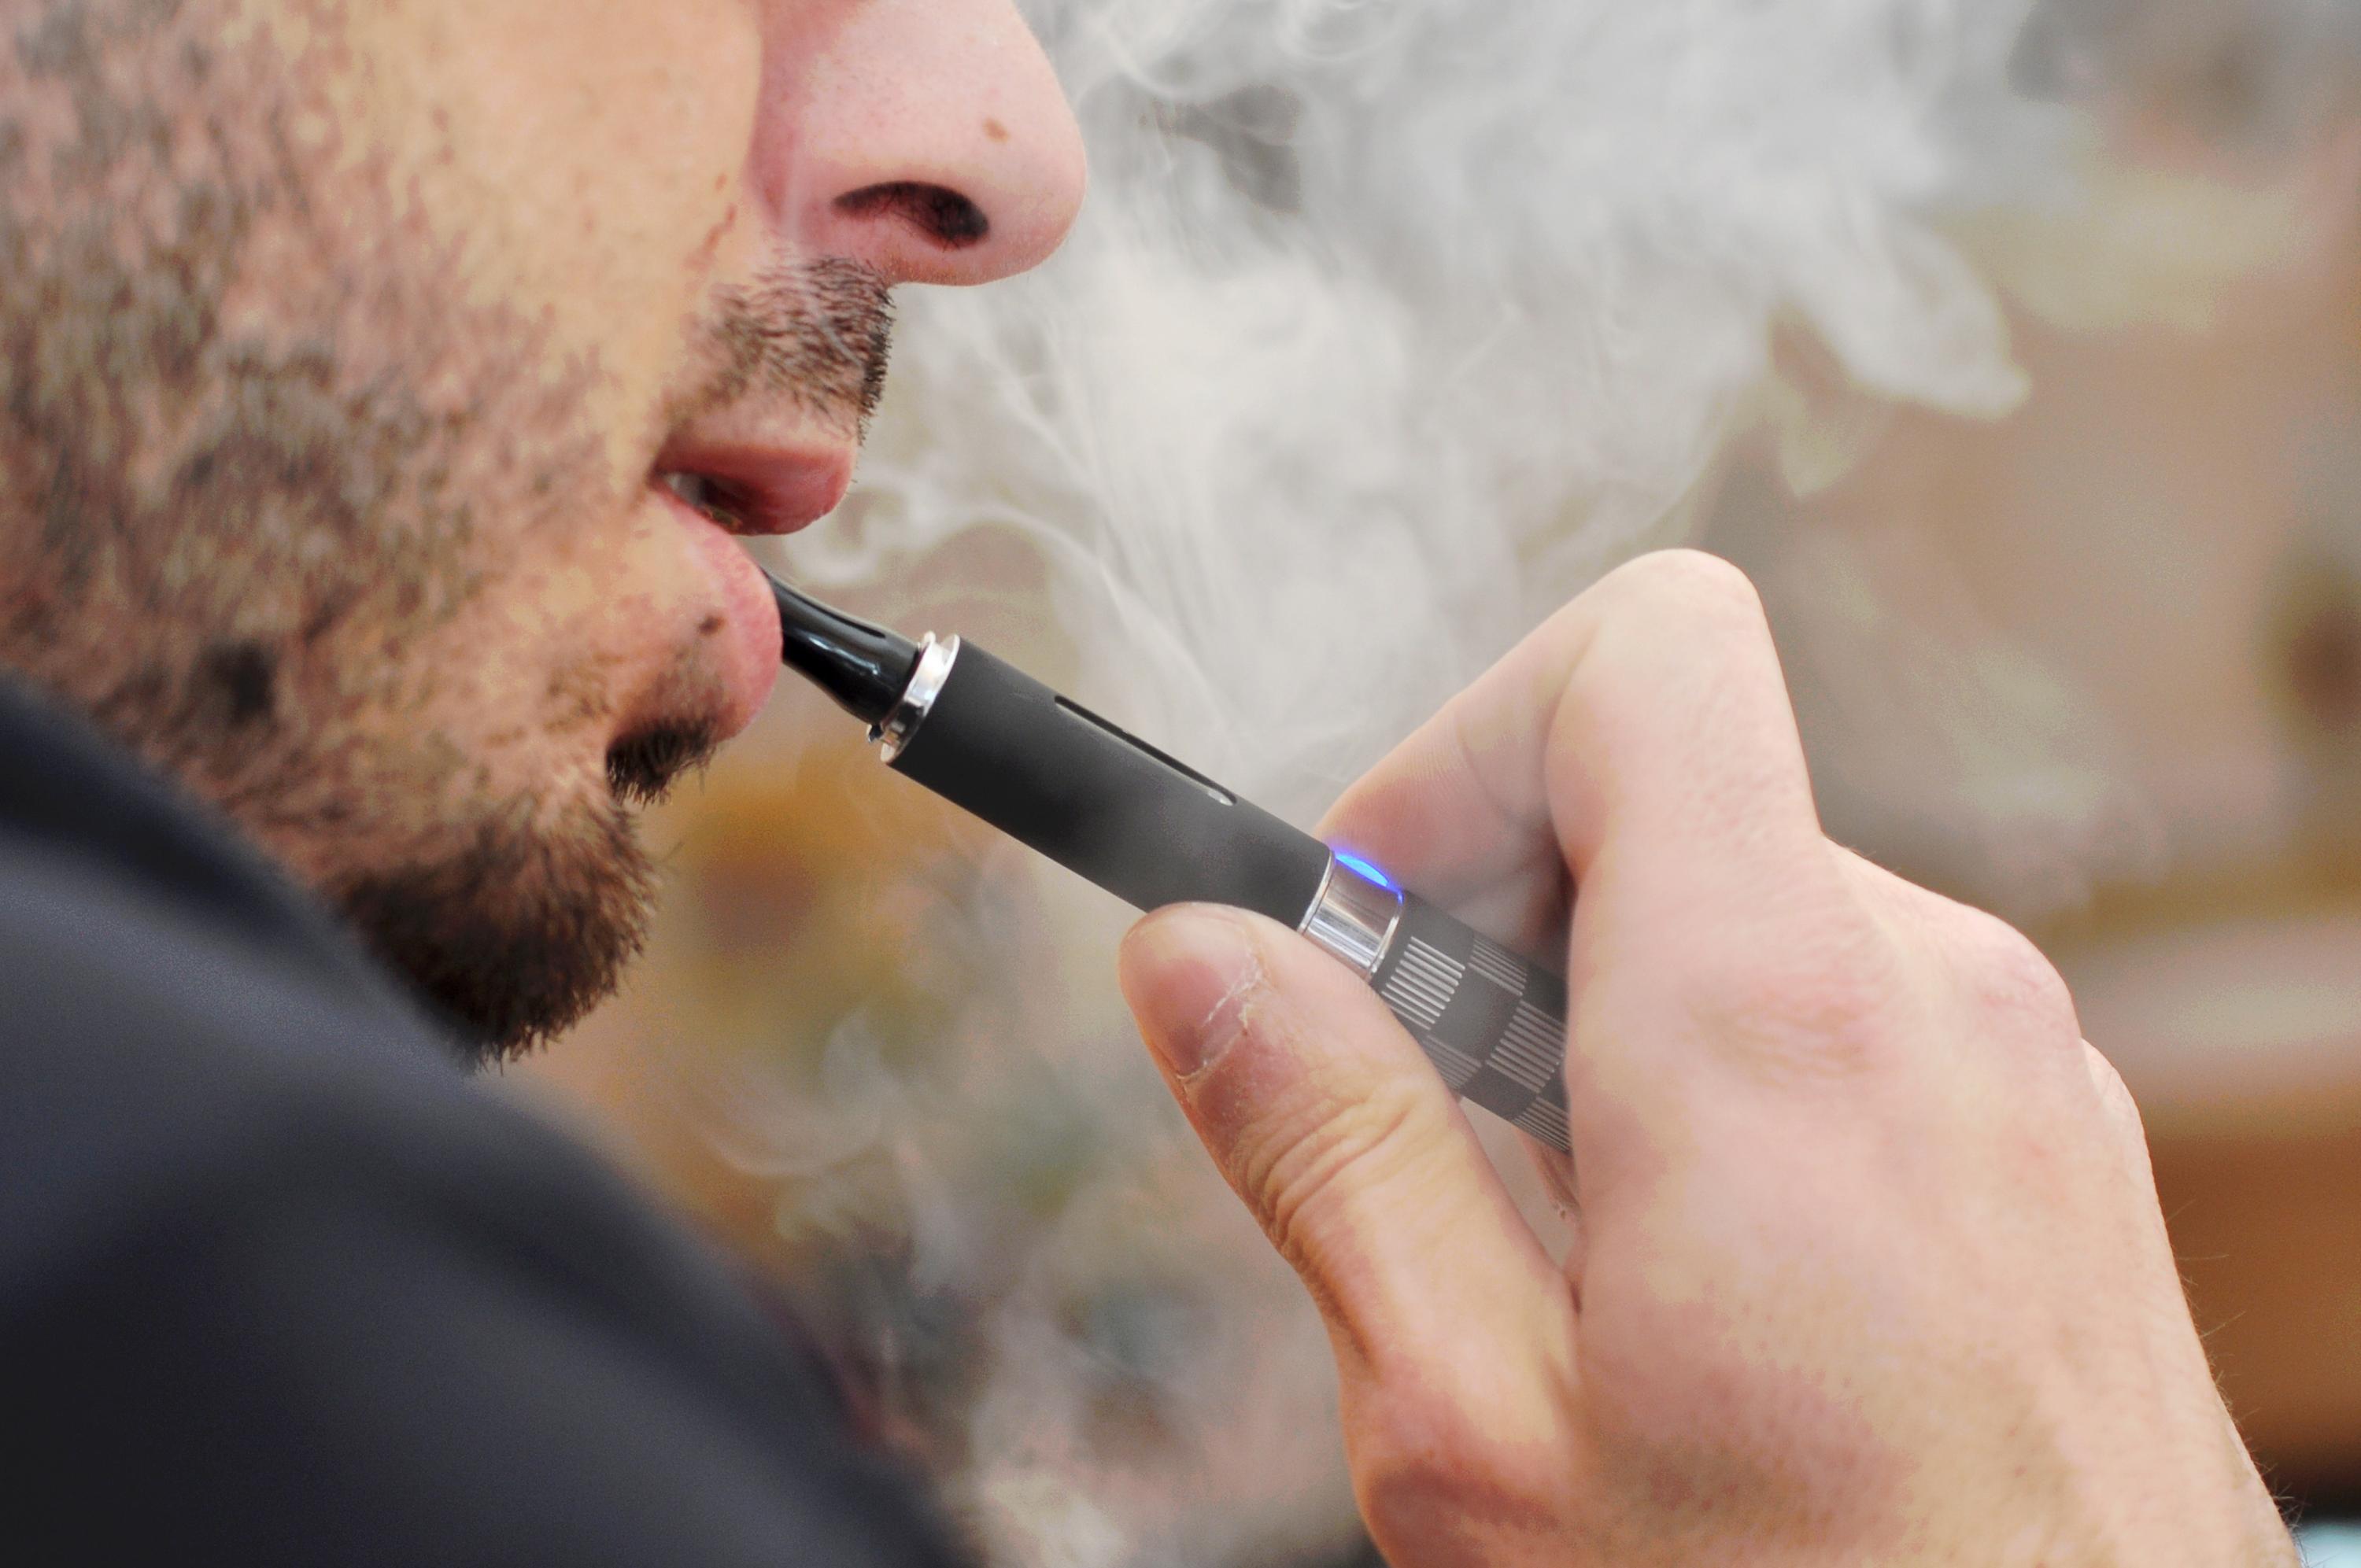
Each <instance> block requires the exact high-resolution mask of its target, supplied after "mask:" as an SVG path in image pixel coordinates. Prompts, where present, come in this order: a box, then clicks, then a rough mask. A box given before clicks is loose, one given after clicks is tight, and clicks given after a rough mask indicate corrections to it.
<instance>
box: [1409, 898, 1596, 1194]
mask: <svg viewBox="0 0 2361 1568" xmlns="http://www.w3.org/2000/svg"><path fill="white" fill-rule="evenodd" d="M1373 983H1374V984H1375V985H1376V986H1377V988H1378V996H1380V997H1381V998H1383V999H1384V1001H1385V1003H1386V1005H1387V1006H1388V1007H1389V1008H1391V1009H1393V1014H1394V1016H1395V1017H1397V1018H1399V1019H1400V1020H1401V1022H1402V1026H1403V1027H1404V1028H1406V1029H1408V1030H1409V1031H1410V1032H1411V1034H1412V1035H1413V1036H1416V1037H1417V1039H1418V1043H1419V1045H1420V1046H1421V1047H1422V1048H1423V1049H1424V1050H1425V1052H1426V1054H1427V1057H1428V1058H1429V1059H1431V1060H1432V1061H1433V1063H1434V1066H1435V1069H1436V1070H1437V1071H1439V1072H1441V1073H1442V1074H1443V1081H1444V1082H1445V1083H1447V1084H1449V1085H1450V1086H1451V1088H1452V1091H1453V1092H1455V1093H1456V1094H1457V1095H1458V1096H1459V1097H1460V1098H1461V1099H1463V1100H1466V1101H1469V1102H1472V1103H1474V1104H1477V1105H1481V1106H1482V1107H1484V1109H1485V1110H1487V1111H1489V1112H1491V1113H1493V1114H1494V1115H1496V1116H1498V1117H1499V1118H1500V1119H1501V1120H1502V1121H1504V1122H1507V1123H1510V1124H1511V1125H1513V1126H1516V1127H1519V1128H1521V1129H1522V1130H1524V1131H1525V1132H1527V1133H1530V1134H1532V1135H1533V1136H1534V1137H1536V1138H1539V1139H1540V1140H1541V1141H1542V1142H1543V1143H1545V1144H1547V1145H1549V1146H1551V1147H1552V1148H1554V1149H1558V1150H1561V1151H1567V1152H1570V1151H1568V1149H1567V1145H1568V1139H1567V1135H1566V1124H1565V981H1563V980H1560V979H1559V978H1558V977H1557V976H1556V975H1554V974H1552V973H1550V971H1549V970H1545V969H1542V968H1540V967H1539V966H1538V965H1535V964H1532V963H1529V962H1527V961H1526V960H1525V959H1521V958H1519V957H1518V956H1517V955H1516V954H1514V953H1512V952H1510V951H1509V950H1508V949H1507V948H1503V947H1501V946H1500V945H1499V943H1497V942H1494V941H1492V940H1490V939H1489V938H1485V937H1479V936H1477V934H1476V933H1475V932H1473V931H1471V930H1469V929H1468V928H1467V927H1465V926H1463V925H1461V924H1460V923H1459V922H1458V921H1456V920H1455V919H1453V918H1452V917H1451V916H1448V915H1445V914H1444V912H1443V911H1441V910H1440V909H1437V908H1435V907H1434V905H1431V904H1429V903H1427V902H1426V901H1425V900H1423V899H1421V898H1419V897H1417V896H1416V895H1414V894H1412V895H1408V896H1406V897H1405V898H1404V899H1403V901H1402V916H1401V924H1400V926H1399V927H1396V929H1395V932H1394V938H1393V941H1392V942H1391V943H1390V944H1389V946H1388V947H1387V948H1386V956H1385V957H1384V958H1383V959H1380V960H1379V962H1378V972H1377V975H1376V976H1375V979H1374V981H1373Z"/></svg>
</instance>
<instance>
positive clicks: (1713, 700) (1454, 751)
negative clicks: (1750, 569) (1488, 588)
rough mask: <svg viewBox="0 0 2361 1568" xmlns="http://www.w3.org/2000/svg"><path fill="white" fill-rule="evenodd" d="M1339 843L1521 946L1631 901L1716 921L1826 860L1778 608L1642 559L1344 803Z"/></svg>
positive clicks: (1693, 570) (1529, 644)
mask: <svg viewBox="0 0 2361 1568" xmlns="http://www.w3.org/2000/svg"><path fill="white" fill-rule="evenodd" d="M1323 834H1324V836H1326V837H1327V838H1329V839H1331V841H1332V842H1335V843H1338V844H1340V845H1343V846H1345V847H1346V848H1349V849H1351V850H1356V851H1357V852H1359V853H1362V854H1366V855H1367V856H1369V857H1370V858H1371V859H1373V860H1376V861H1378V862H1379V863H1380V864H1382V865H1384V866H1386V867H1387V869H1388V870H1389V871H1390V872H1392V873H1393V874H1394V875H1395V876H1397V877H1398V878H1400V880H1401V881H1402V882H1403V883H1405V884H1406V885H1409V886H1411V887H1415V888H1417V889H1418V890H1419V891H1420V893H1421V894H1423V895H1424V896H1426V897H1428V898H1429V899H1432V900H1433V901H1434V902H1436V903H1438V904H1443V905H1449V906H1451V907H1452V908H1454V909H1455V910H1456V911H1458V912H1459V913H1460V914H1461V915H1462V916H1463V917H1465V918H1468V919H1470V920H1472V921H1475V922H1477V923H1478V924H1489V925H1491V926H1492V927H1494V929H1496V930H1498V931H1499V932H1500V933H1501V934H1502V935H1504V936H1509V937H1510V938H1512V939H1513V938H1522V939H1523V940H1525V941H1526V942H1527V943H1528V944H1530V943H1531V942H1532V941H1533V940H1534V939H1536V938H1537V937H1538V936H1539V934H1540V931H1541V930H1542V929H1543V928H1545V927H1546V924H1547V922H1548V921H1549V919H1550V918H1551V916H1553V915H1554V914H1562V913H1563V909H1564V900H1565V896H1566V894H1567V889H1568V881H1569V876H1570V877H1571V879H1572V881H1573V882H1575V883H1580V884H1581V886H1582V888H1583V890H1584V896H1585V898H1586V899H1587V900H1596V899H1599V898H1611V899H1614V900H1616V901H1618V902H1620V901H1621V900H1622V898H1623V897H1624V896H1625V894H1627V893H1628V894H1630V895H1631V896H1633V897H1642V898H1644V899H1646V900H1648V901H1649V902H1651V903H1652V904H1653V905H1656V906H1658V907H1660V908H1661V907H1663V906H1664V905H1665V904H1667V903H1669V904H1670V905H1671V906H1672V908H1671V909H1670V910H1669V911H1667V913H1678V912H1686V915H1687V916H1689V917H1692V918H1695V919H1700V920H1704V921H1708V922H1710V921H1711V920H1712V919H1713V918H1714V917H1715V916H1717V915H1720V916H1742V915H1750V914H1751V913H1752V912H1755V911H1758V910H1759V909H1760V908H1761V907H1762V905H1763V900H1764V898H1765V896H1766V895H1767V894H1774V893H1775V891H1776V890H1777V889H1778V888H1780V887H1782V886H1785V885H1789V884H1790V879H1792V878H1795V877H1796V876H1801V875H1813V874H1818V875H1825V874H1827V871H1826V861H1827V856H1826V853H1825V840H1824V839H1822V837H1821V834H1820V828H1819V821H1818V817H1817V813H1816V811H1815V810H1814V807H1813V805H1812V794H1811V782H1810V776H1809V774H1808V773H1807V771H1806V767H1805V763H1804V753H1803V745H1802V742H1801V740H1800V739H1799V738H1798V736H1797V734H1796V730H1795V712H1794V709H1793V707H1792V706H1791V705H1790V703H1789V701H1788V697H1787V689H1786V683H1785V679H1784V675H1783V674H1782V673H1781V670H1780V667H1779V659H1778V654H1777V652H1776V650H1775V648H1774V647H1773V643H1772V640H1771V632H1770V627H1769V625H1768V623H1767V622H1766V621H1765V620H1764V618H1763V607H1762V601H1761V599H1760V598H1757V597H1756V595H1755V593H1754V590H1753V587H1752V585H1751V584H1750V583H1748V582H1747V580H1746V578H1745V576H1744V575H1743V574H1742V573H1741V572H1740V571H1739V570H1738V569H1737V568H1736V567H1734V566H1732V565H1730V564H1729V563H1727V562H1725V561H1722V560H1720V559H1719V558H1717V557H1715V556H1711V555H1707V554H1699V553H1697V552H1694V551H1667V552H1663V553H1660V554H1652V555H1645V556H1642V557H1640V558H1639V559H1638V560H1636V561H1633V562H1631V563H1630V564H1629V565H1625V566H1622V567H1620V568H1619V569H1618V570H1616V571H1615V572H1613V573H1610V574H1609V576H1606V577H1604V578H1602V579H1601V580H1600V581H1599V582H1598V584H1596V585H1595V586H1594V587H1591V588H1589V589H1588V590H1587V591H1586V592H1585V593H1583V594H1582V595H1581V596H1580V597H1579V598H1576V599H1575V600H1574V601H1573V602H1572V603H1571V604H1569V605H1567V606H1566V607H1565V609H1563V610H1560V611H1559V612H1558V613H1557V614H1556V615H1554V616H1553V617H1552V618H1551V619H1550V620H1548V621H1546V622H1544V623H1543V625H1542V626H1541V627H1540V629H1539V630H1535V631H1534V632H1533V633H1532V635H1531V636H1529V637H1527V638H1526V639H1525V641H1523V642H1521V643H1520V644H1519V645H1518V646H1517V647H1516V648H1515V649H1514V650H1513V651H1511V652H1510V653H1509V654H1508V655H1507V656H1506V657H1504V658H1503V659H1501V660H1500V662H1499V663H1497V664H1495V665H1494V666H1493V667H1492V668H1491V669H1490V670H1489V671H1488V672H1487V673H1486V674H1484V675H1483V676H1482V677H1481V678H1479V679H1478V680H1477V682H1476V683H1475V685H1471V686H1470V687H1468V689H1467V690H1466V691H1465V692H1463V693H1462V694H1460V696H1457V697H1455V699H1453V701H1452V702H1451V703H1450V704H1449V705H1448V706H1446V707H1444V709H1443V710H1442V711H1441V712H1440V713H1438V714H1436V715H1435V717H1434V718H1432V719H1430V720H1429V721H1428V722H1427V723H1426V724H1425V725H1423V726H1422V727H1421V728H1420V729H1418V730H1417V731H1416V732H1415V733H1413V734H1412V735H1411V737H1410V738H1409V739H1408V740H1405V741H1403V742H1402V743H1401V745H1400V746H1399V747H1397V748H1396V749H1395V750H1394V751H1393V752H1392V753H1391V754H1389V756H1388V757H1387V758H1386V759H1385V760H1384V761H1383V762H1379V763H1378V765H1377V766H1376V767H1375V768H1374V769H1372V770H1371V771H1370V772H1369V773H1367V775H1366V776H1365V777H1363V778H1362V779H1361V781H1360V782H1359V783H1358V784H1355V785H1354V786H1353V787H1352V788H1351V789H1350V790H1348V791H1347V792H1346V793H1345V795H1344V797H1343V798H1342V799H1341V800H1339V801H1338V802H1337V804H1336V806H1334V809H1332V810H1331V811H1330V812H1329V814H1328V817H1326V819H1325V820H1324V822H1323Z"/></svg>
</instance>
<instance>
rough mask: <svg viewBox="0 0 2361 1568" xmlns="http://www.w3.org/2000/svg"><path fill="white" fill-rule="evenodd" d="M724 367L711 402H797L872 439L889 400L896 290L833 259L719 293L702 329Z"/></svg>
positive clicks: (878, 276) (867, 269)
mask: <svg viewBox="0 0 2361 1568" xmlns="http://www.w3.org/2000/svg"><path fill="white" fill-rule="evenodd" d="M706 332H707V335H708V338H709V339H710V340H711V342H712V343H713V344H714V345H715V346H716V348H717V350H718V353H717V355H716V357H717V358H718V359H719V364H720V369H719V373H718V375H717V378H716V382H715V386H714V388H713V389H712V391H711V392H710V393H709V394H708V400H709V402H710V403H712V404H715V405H720V406H726V405H728V404H730V403H732V402H735V401H737V400H739V399H741V398H744V397H752V396H764V397H785V398H791V399H793V400H795V401H796V404H797V405H798V406H799V407H800V408H802V409H803V410H804V411H806V412H807V413H809V414H811V415H813V416H814V417H816V418H818V419H823V420H827V421H829V422H833V423H837V424H841V425H845V426H849V427H851V428H852V429H855V430H857V431H859V432H860V433H862V434H864V435H865V434H866V433H868V429H869V421H870V418H871V416H872V415H873V414H874V413H875V412H876V411H877V401H878V399H879V398H881V397H882V396H884V391H885V370H886V365H887V362H888V360H889V359H890V358H891V356H892V353H893V343H894V286H893V284H892V282H891V281H890V280H887V278H886V277H885V275H884V273H882V272H880V271H878V270H877V269H875V268H873V267H871V266H869V265H868V264H866V263H864V262H859V261H851V260H847V259H844V258H823V259H820V260H817V261H808V262H803V263H800V264H797V265H795V266H784V265H783V266H780V267H778V268H776V269H772V270H770V271H767V272H765V273H764V275H763V277H762V278H760V279H759V280H756V282H754V283H753V284H752V285H751V286H745V287H733V288H730V289H725V290H722V291H720V292H719V295H718V297H717V298H716V300H715V302H714V305H713V308H712V313H711V316H710V317H709V318H708V322H707V323H706Z"/></svg>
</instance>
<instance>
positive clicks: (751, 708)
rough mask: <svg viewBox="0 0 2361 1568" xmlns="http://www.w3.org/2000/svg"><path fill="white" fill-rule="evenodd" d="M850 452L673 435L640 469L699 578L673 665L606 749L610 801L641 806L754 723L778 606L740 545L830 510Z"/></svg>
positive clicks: (771, 670) (764, 690) (770, 673)
mask: <svg viewBox="0 0 2361 1568" xmlns="http://www.w3.org/2000/svg"><path fill="white" fill-rule="evenodd" d="M851 476H852V455H851V449H850V448H849V447H848V448H837V447H828V446H816V447H808V448H797V447H792V446H784V445H762V444H737V443H727V442H707V443H702V444H691V443H689V442H686V441H675V443H674V444H673V445H671V446H669V447H667V448H665V450H664V453H663V454H661V455H659V457H658V458H657V460H656V463H655V465H654V466H653V470H652V471H651V474H650V477H649V480H648V489H649V492H650V494H651V496H652V497H653V499H655V500H656V502H657V503H658V504H659V505H661V506H662V507H663V508H664V510H667V511H669V512H670V513H671V514H672V516H673V517H674V518H675V521H678V522H679V523H680V524H681V526H682V528H683V529H684V531H685V532H686V539H687V543H688V547H689V550H690V552H691V554H693V555H694V556H695V557H696V558H697V562H698V563H699V564H700V565H702V566H703V568H704V570H705V572H706V574H707V575H708V578H709V581H710V587H709V590H708V591H707V592H705V593H701V594H699V595H697V598H698V599H699V600H701V601H702V602H703V603H704V604H705V605H706V606H707V607H708V609H707V610H706V611H705V612H704V614H703V616H702V619H701V620H698V622H697V624H696V626H695V628H694V631H693V637H692V638H691V640H690V641H689V642H688V645H687V647H686V649H685V650H684V652H683V655H682V657H683V663H680V664H678V665H676V666H675V669H674V671H673V672H672V674H668V675H666V676H664V677H661V678H659V679H658V681H657V682H656V684H655V685H654V686H653V687H652V688H651V689H650V690H648V691H647V692H646V693H644V694H643V695H642V698H641V699H640V701H638V702H637V703H635V704H634V705H633V707H634V708H635V709H636V710H637V718H636V721H635V722H633V723H631V724H630V725H629V726H627V727H626V729H625V732H624V734H623V735H622V737H621V738H620V739H619V740H616V741H615V742H614V744H613V745H612V746H611V747H610V749H609V753H608V760H607V761H608V781H609V784H610V785H611V786H612V788H613V790H614V792H615V795H616V796H617V797H618V798H619V799H621V800H624V801H626V802H628V803H633V804H643V803H646V802H648V801H652V800H654V799H656V798H659V797H661V796H662V795H663V793H664V788H665V787H666V785H668V784H670V783H671V781H672V780H673V779H675V778H676V777H677V776H679V775H680V774H681V773H684V772H686V771H687V770H689V769H691V768H694V767H696V766H697V765H699V764H700V763H701V762H703V761H704V760H705V759H706V758H707V757H708V756H709V755H710V753H711V752H712V751H713V749H714V748H715V747H716V746H718V745H719V743H720V742H721V741H722V740H727V739H728V738H729V737H730V736H732V735H735V734H737V733H738V732H739V731H741V730H742V729H745V728H746V727H747V726H748V725H750V724H752V722H753V721H754V717H755V715H756V714H758V713H760V712H761V711H762V708H763V704H764V703H765V702H767V701H768V700H769V698H770V695H771V689H772V687H773V686H774V685H775V684H776V683H777V681H778V677H779V649H780V642H781V635H780V630H779V611H778V606H777V604H776V602H775V601H774V599H773V598H772V597H771V592H770V588H769V586H768V584H766V583H765V582H764V581H763V575H762V571H761V569H760V568H759V567H757V566H756V565H754V561H753V558H752V556H750V555H748V554H746V552H745V550H744V549H743V547H742V546H741V540H743V539H745V538H748V537H751V536H755V535H764V534H778V533H792V532H796V530H798V529H801V528H805V527H807V526H808V525H809V524H810V523H812V522H813V521H816V520H818V518H820V517H822V516H824V515H825V514H826V513H828V512H829V511H831V510H834V509H835V507H836V505H837V503H838V502H839V501H840V500H841V499H843V498H844V492H845V489H846V488H847V486H848V485H849V484H850V483H851Z"/></svg>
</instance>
